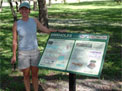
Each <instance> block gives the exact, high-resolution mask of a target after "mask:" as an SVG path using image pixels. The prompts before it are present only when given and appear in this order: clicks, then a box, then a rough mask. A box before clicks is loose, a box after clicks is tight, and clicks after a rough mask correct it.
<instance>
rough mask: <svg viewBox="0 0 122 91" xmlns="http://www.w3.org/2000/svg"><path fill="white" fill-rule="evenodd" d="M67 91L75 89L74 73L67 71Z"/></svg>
mask: <svg viewBox="0 0 122 91" xmlns="http://www.w3.org/2000/svg"><path fill="white" fill-rule="evenodd" d="M69 91H76V75H75V74H72V73H69Z"/></svg>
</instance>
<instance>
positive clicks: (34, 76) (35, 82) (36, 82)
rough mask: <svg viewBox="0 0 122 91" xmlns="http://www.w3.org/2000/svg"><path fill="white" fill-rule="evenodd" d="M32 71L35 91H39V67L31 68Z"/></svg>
mask: <svg viewBox="0 0 122 91" xmlns="http://www.w3.org/2000/svg"><path fill="white" fill-rule="evenodd" d="M31 71H32V83H33V87H34V91H38V88H39V85H38V67H35V66H31Z"/></svg>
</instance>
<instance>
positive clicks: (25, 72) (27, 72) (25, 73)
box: [22, 68, 30, 78]
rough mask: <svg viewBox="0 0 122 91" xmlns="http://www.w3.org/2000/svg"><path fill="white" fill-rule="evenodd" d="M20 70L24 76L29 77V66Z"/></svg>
mask: <svg viewBox="0 0 122 91" xmlns="http://www.w3.org/2000/svg"><path fill="white" fill-rule="evenodd" d="M22 72H23V75H24V78H29V77H30V68H27V69H23V70H22Z"/></svg>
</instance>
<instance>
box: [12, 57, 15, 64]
mask: <svg viewBox="0 0 122 91" xmlns="http://www.w3.org/2000/svg"><path fill="white" fill-rule="evenodd" d="M14 63H16V57H15V56H13V57H12V59H11V64H14Z"/></svg>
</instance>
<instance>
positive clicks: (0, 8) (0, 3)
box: [0, 0, 3, 12]
mask: <svg viewBox="0 0 122 91" xmlns="http://www.w3.org/2000/svg"><path fill="white" fill-rule="evenodd" d="M2 3H3V0H0V12H1V11H2Z"/></svg>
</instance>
